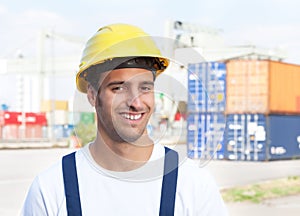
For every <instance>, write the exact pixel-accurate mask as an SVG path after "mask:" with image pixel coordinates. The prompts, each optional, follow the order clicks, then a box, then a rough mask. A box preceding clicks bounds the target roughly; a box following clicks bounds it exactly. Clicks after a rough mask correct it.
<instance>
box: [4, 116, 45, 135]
mask: <svg viewBox="0 0 300 216" xmlns="http://www.w3.org/2000/svg"><path fill="white" fill-rule="evenodd" d="M46 125H47V119H46V114H45V113H30V112H29V113H22V112H9V111H4V112H1V113H0V129H1V132H0V134H1V137H0V138H1V139H5V140H16V139H23V140H26V139H31V140H32V139H41V138H43V127H45V126H46Z"/></svg>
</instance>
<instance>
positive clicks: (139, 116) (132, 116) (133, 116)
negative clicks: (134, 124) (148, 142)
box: [122, 114, 142, 120]
mask: <svg viewBox="0 0 300 216" xmlns="http://www.w3.org/2000/svg"><path fill="white" fill-rule="evenodd" d="M122 116H123V117H124V118H126V119H130V120H138V119H139V118H141V117H142V114H138V115H129V114H122Z"/></svg>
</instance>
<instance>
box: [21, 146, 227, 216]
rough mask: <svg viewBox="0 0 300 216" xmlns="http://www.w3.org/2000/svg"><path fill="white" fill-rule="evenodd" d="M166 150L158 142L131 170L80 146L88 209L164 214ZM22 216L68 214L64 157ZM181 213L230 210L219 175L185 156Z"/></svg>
mask: <svg viewBox="0 0 300 216" xmlns="http://www.w3.org/2000/svg"><path fill="white" fill-rule="evenodd" d="M164 154H165V151H164V147H163V146H161V145H159V144H155V145H154V148H153V152H152V155H151V158H150V160H149V161H148V162H147V163H146V164H145V165H144V166H142V167H140V168H138V169H136V170H133V171H129V172H112V171H108V170H105V169H103V168H102V167H100V166H99V165H98V164H96V162H95V161H94V160H93V158H92V156H91V154H90V151H89V148H88V146H86V147H84V148H82V149H80V150H78V151H77V152H76V167H77V173H78V183H79V191H80V192H79V193H80V199H81V207H82V214H83V215H84V216H98V215H105V216H110V215H111V216H119V215H120V216H135V215H136V216H141V215H143V216H156V215H159V207H160V197H161V187H162V175H163V158H164ZM21 215H22V216H33V215H34V216H44V215H45V216H46V215H47V216H67V210H66V198H65V194H64V183H63V174H62V162H61V161H59V162H58V163H56V164H55V165H54V166H52V167H51V168H50V169H48V170H46V171H44V172H43V173H41V174H39V175H38V176H37V177H36V178H35V180H34V181H33V183H32V185H31V187H30V190H29V192H28V194H27V197H26V200H25V203H24V206H23V209H22V213H21ZM175 215H176V216H183V215H184V216H196V215H197V216H199V215H205V216H206V215H215V216H223V215H227V209H226V207H225V205H224V202H223V200H222V198H221V196H220V193H219V190H218V188H217V186H216V184H215V181H214V179H213V178H212V176H211V175H210V174H209V172H208V171H207V170H206V169H205V168H200V167H199V166H198V164H197V163H196V162H194V161H193V160H190V159H182V158H181V159H180V164H179V169H178V181H177V190H176V201H175Z"/></svg>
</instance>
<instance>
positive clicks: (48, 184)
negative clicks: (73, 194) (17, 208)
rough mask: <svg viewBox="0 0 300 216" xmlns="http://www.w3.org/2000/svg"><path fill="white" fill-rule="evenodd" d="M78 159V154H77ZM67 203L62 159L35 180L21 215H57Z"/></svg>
mask: <svg viewBox="0 0 300 216" xmlns="http://www.w3.org/2000/svg"><path fill="white" fill-rule="evenodd" d="M76 157H77V154H76ZM64 203H65V194H64V184H63V173H62V159H60V160H58V161H57V162H56V163H54V164H53V165H52V166H50V167H49V168H47V169H45V170H44V171H42V172H41V173H39V174H38V175H37V176H36V177H35V178H34V180H33V182H32V184H31V186H30V188H29V190H28V193H27V196H26V199H25V202H24V205H23V209H22V214H21V215H32V213H34V214H36V215H47V214H53V215H57V214H58V212H60V211H61V208H62V207H63V206H64Z"/></svg>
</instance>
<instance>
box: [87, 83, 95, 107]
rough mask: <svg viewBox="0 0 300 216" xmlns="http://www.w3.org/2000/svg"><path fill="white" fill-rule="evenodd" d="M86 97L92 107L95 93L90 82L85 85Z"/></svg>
mask: <svg viewBox="0 0 300 216" xmlns="http://www.w3.org/2000/svg"><path fill="white" fill-rule="evenodd" d="M87 98H88V100H89V102H90V104H91V105H92V106H93V107H94V106H95V105H96V98H97V93H96V91H95V89H94V88H93V86H92V85H91V84H88V86H87Z"/></svg>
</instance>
